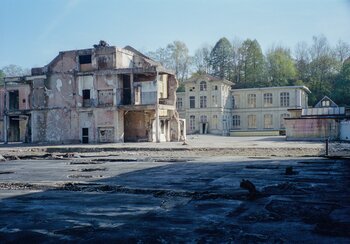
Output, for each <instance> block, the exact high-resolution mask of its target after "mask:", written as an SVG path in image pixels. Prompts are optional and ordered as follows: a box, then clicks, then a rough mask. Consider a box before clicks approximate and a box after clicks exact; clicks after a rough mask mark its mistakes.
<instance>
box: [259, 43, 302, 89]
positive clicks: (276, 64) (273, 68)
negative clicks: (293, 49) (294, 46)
mask: <svg viewBox="0 0 350 244" xmlns="http://www.w3.org/2000/svg"><path fill="white" fill-rule="evenodd" d="M266 60H267V71H268V76H269V81H270V85H272V86H285V85H288V84H293V83H294V82H295V78H296V73H297V72H296V68H295V64H294V61H293V59H292V57H291V54H290V50H289V49H288V48H283V47H273V48H271V49H270V50H269V51H268V53H267V55H266ZM292 81H294V82H292Z"/></svg>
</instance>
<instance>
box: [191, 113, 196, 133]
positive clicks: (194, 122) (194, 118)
mask: <svg viewBox="0 0 350 244" xmlns="http://www.w3.org/2000/svg"><path fill="white" fill-rule="evenodd" d="M195 130H196V116H194V115H191V116H190V131H195Z"/></svg>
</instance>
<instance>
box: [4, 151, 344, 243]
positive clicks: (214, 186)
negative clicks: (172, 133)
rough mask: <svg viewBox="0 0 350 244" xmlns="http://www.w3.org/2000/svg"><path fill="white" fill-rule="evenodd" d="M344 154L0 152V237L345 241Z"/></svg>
mask: <svg viewBox="0 0 350 244" xmlns="http://www.w3.org/2000/svg"><path fill="white" fill-rule="evenodd" d="M184 156H185V155H184ZM349 163H350V161H348V160H346V159H343V160H340V159H324V158H277V157H232V156H231V157H228V156H216V157H195V158H189V157H187V158H186V157H181V158H176V159H175V158H173V159H172V160H167V159H164V158H163V159H162V158H147V157H143V158H142V157H141V158H131V157H125V158H123V157H120V156H119V157H113V156H110V157H92V156H91V157H76V158H62V159H55V160H49V159H38V160H12V161H6V162H0V242H6V243H10V242H13V243H18V242H26V243H28V242H45V243H48V242H84V243H85V242H91V243H92V242H93V243H95V242H102V241H104V242H105V241H108V242H118V243H179V242H194V243H210V242H212V243H295V242H308V243H349V242H350V197H349V196H350V190H349V188H350V164H349ZM287 168H289V169H288V170H287ZM243 179H246V180H249V181H250V182H251V183H253V184H254V186H255V188H256V190H257V191H256V193H255V194H254V195H252V194H251V193H249V191H248V190H247V189H246V188H242V187H241V181H242V180H243Z"/></svg>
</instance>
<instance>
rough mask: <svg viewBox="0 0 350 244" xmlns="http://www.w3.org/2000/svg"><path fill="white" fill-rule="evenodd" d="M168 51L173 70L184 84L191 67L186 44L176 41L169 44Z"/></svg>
mask: <svg viewBox="0 0 350 244" xmlns="http://www.w3.org/2000/svg"><path fill="white" fill-rule="evenodd" d="M167 49H168V50H169V53H170V57H171V59H170V63H171V68H172V69H173V70H175V74H176V77H177V78H178V79H179V80H180V82H183V81H184V80H185V79H186V78H187V77H188V74H189V70H190V65H191V57H190V55H189V51H188V48H187V46H186V44H185V43H184V42H181V41H174V42H173V43H170V44H168V46H167Z"/></svg>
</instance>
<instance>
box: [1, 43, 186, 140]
mask: <svg viewBox="0 0 350 244" xmlns="http://www.w3.org/2000/svg"><path fill="white" fill-rule="evenodd" d="M177 86H178V81H177V80H176V78H175V75H174V73H173V72H172V71H169V70H167V69H165V68H163V67H162V66H161V65H160V64H159V63H156V62H154V61H153V60H151V59H150V58H148V57H146V56H145V55H143V54H142V53H140V52H138V51H137V50H135V49H133V48H132V47H129V46H127V47H125V48H117V47H114V46H109V45H108V44H106V43H105V42H103V41H101V42H100V43H99V44H98V45H94V48H89V49H81V50H73V51H64V52H60V53H59V55H58V56H57V57H56V58H54V59H53V60H52V61H51V62H50V63H49V64H48V65H46V66H44V67H41V68H33V69H32V74H31V75H30V76H25V77H12V78H5V86H4V88H3V89H2V91H1V93H0V95H1V96H2V99H1V100H2V101H3V102H2V103H1V106H2V108H3V109H2V113H1V114H0V116H2V117H0V118H2V121H1V123H2V128H3V130H2V139H3V141H5V142H10V141H23V142H24V141H27V142H34V143H36V142H48V143H78V142H82V143H105V142H124V141H132V142H140V141H157V142H159V141H178V140H180V138H184V137H185V135H184V134H181V132H183V133H184V132H185V130H184V129H183V128H181V126H182V127H183V126H184V121H182V120H180V119H179V116H178V113H177V111H176V89H177Z"/></svg>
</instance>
